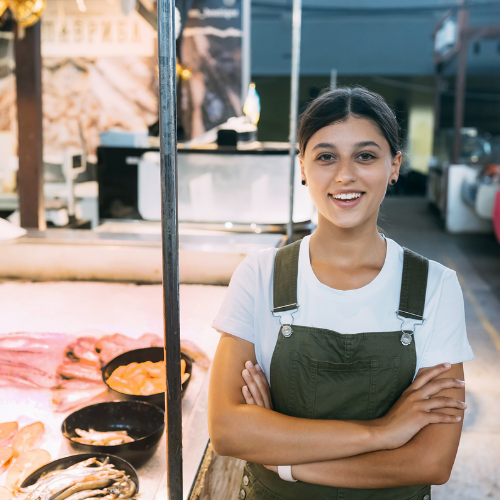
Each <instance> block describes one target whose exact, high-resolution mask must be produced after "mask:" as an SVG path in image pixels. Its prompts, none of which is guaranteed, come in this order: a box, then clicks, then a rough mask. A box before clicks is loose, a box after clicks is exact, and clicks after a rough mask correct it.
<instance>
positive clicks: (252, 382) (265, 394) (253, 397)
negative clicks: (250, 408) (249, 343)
mask: <svg viewBox="0 0 500 500" xmlns="http://www.w3.org/2000/svg"><path fill="white" fill-rule="evenodd" d="M241 374H242V375H243V380H245V382H246V384H247V385H244V386H243V387H242V389H241V392H242V393H243V397H244V398H245V401H246V403H247V404H249V405H257V406H262V407H263V408H267V409H268V410H272V409H273V403H272V401H271V389H270V387H269V383H268V382H267V378H266V375H265V374H264V372H263V371H262V368H261V367H260V366H259V365H257V364H256V365H254V364H253V363H252V362H251V361H247V362H246V363H245V369H244V370H243V371H242V373H241Z"/></svg>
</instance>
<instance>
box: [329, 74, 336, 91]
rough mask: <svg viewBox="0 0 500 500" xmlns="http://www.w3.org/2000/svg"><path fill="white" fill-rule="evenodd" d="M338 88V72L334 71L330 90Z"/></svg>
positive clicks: (331, 75) (331, 76)
mask: <svg viewBox="0 0 500 500" xmlns="http://www.w3.org/2000/svg"><path fill="white" fill-rule="evenodd" d="M336 88H337V70H336V69H332V70H331V71H330V90H335V89H336Z"/></svg>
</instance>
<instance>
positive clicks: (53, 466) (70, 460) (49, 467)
mask: <svg viewBox="0 0 500 500" xmlns="http://www.w3.org/2000/svg"><path fill="white" fill-rule="evenodd" d="M94 457H95V458H97V460H99V462H103V461H104V460H105V459H106V458H108V461H109V463H110V464H113V465H114V466H115V468H116V470H122V471H124V472H125V474H127V475H128V476H129V477H130V479H131V480H132V481H134V483H135V486H136V492H137V493H138V492H139V476H138V475H137V471H136V470H135V469H134V467H133V466H132V465H130V464H129V463H128V462H127V461H126V460H123V458H120V457H117V456H115V455H110V454H108V453H84V454H82V455H70V456H69V457H64V458H59V459H58V460H54V461H52V462H49V463H48V464H45V465H44V466H43V467H40V468H39V469H37V470H36V471H35V472H32V473H31V474H30V475H29V476H28V477H27V478H26V479H25V480H24V481H23V482H22V484H21V488H27V487H28V486H31V485H32V484H35V483H36V482H37V481H38V480H39V479H40V478H41V477H42V476H43V475H44V474H47V473H49V472H53V471H55V470H62V469H67V468H68V467H71V466H72V465H75V464H77V463H79V462H83V461H84V460H87V459H89V458H94Z"/></svg>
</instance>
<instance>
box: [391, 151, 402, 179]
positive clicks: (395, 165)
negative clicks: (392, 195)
mask: <svg viewBox="0 0 500 500" xmlns="http://www.w3.org/2000/svg"><path fill="white" fill-rule="evenodd" d="M402 161H403V153H401V151H398V152H397V153H396V155H395V156H394V157H393V158H392V160H391V175H390V177H393V178H394V177H399V170H400V169H401V162H402Z"/></svg>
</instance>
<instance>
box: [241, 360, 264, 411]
mask: <svg viewBox="0 0 500 500" xmlns="http://www.w3.org/2000/svg"><path fill="white" fill-rule="evenodd" d="M241 374H242V375H243V379H244V380H245V383H246V385H247V387H248V390H249V391H250V393H251V395H252V397H253V399H254V400H255V404H258V405H259V406H262V407H265V404H264V399H263V397H262V393H261V392H260V389H259V386H258V385H257V383H256V382H255V379H254V378H253V377H252V375H251V374H250V372H249V370H247V369H246V368H245V369H244V370H243V371H242V372H241Z"/></svg>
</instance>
